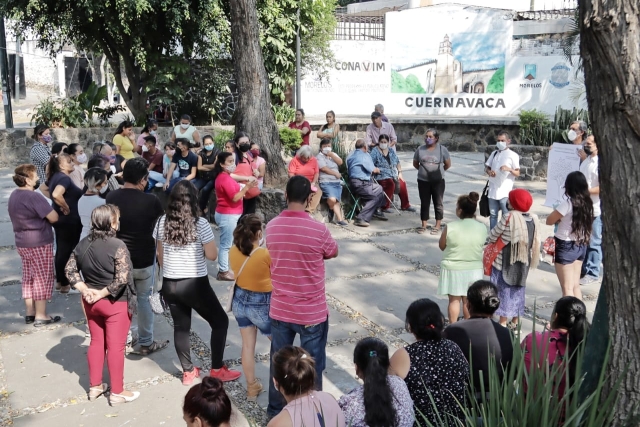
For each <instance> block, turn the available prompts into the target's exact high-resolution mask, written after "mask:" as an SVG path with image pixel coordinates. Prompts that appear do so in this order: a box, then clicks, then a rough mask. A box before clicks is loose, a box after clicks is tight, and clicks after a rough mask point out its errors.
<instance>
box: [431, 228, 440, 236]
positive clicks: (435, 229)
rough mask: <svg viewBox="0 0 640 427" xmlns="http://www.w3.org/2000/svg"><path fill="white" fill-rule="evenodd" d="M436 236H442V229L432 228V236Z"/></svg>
mask: <svg viewBox="0 0 640 427" xmlns="http://www.w3.org/2000/svg"><path fill="white" fill-rule="evenodd" d="M436 234H440V228H432V229H431V235H432V236H435V235H436Z"/></svg>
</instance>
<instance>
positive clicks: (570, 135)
mask: <svg viewBox="0 0 640 427" xmlns="http://www.w3.org/2000/svg"><path fill="white" fill-rule="evenodd" d="M577 137H578V134H577V133H576V131H575V130H573V129H571V130H570V131H569V132H568V133H567V138H569V141H571V142H573V141H575V140H576V138H577Z"/></svg>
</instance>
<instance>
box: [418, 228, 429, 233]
mask: <svg viewBox="0 0 640 427" xmlns="http://www.w3.org/2000/svg"><path fill="white" fill-rule="evenodd" d="M425 231H427V229H426V228H425V227H419V228H418V234H424V232H425Z"/></svg>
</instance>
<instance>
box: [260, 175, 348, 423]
mask: <svg viewBox="0 0 640 427" xmlns="http://www.w3.org/2000/svg"><path fill="white" fill-rule="evenodd" d="M285 197H286V199H287V206H288V207H287V209H286V210H285V211H283V212H282V213H281V214H280V215H278V216H277V217H276V218H274V219H273V220H271V221H270V222H269V224H267V228H266V242H267V249H268V250H269V254H270V255H271V283H272V285H273V291H272V293H271V308H270V312H269V317H270V318H271V356H273V355H274V354H275V353H276V352H277V351H278V350H280V349H281V348H282V347H284V346H287V345H293V341H294V339H295V337H296V334H299V335H300V346H301V347H302V348H304V349H305V350H307V351H308V352H309V354H311V356H312V357H313V359H314V360H315V362H316V373H317V376H316V389H318V390H322V371H324V368H325V365H326V351H325V350H326V345H327V334H328V332H329V309H328V307H327V298H326V294H325V283H324V281H325V270H324V260H326V259H331V258H335V257H337V256H338V244H337V243H336V241H335V240H334V239H333V237H331V233H330V232H329V230H328V229H327V227H326V226H325V225H324V224H322V223H320V222H318V221H316V220H314V219H312V218H311V217H310V216H309V214H308V213H307V212H305V209H306V207H307V205H308V204H309V201H310V199H311V197H312V194H311V183H310V182H309V180H308V179H307V178H305V177H304V176H294V177H292V178H291V179H289V182H288V183H287V188H286V193H285ZM273 368H274V367H273V363H272V364H271V375H270V377H271V378H270V380H269V406H268V408H267V415H268V416H269V417H270V418H273V417H274V416H276V415H278V413H280V411H281V410H282V408H283V407H284V405H285V400H284V398H283V397H282V395H281V394H280V392H278V391H277V390H276V388H275V387H274V385H273V380H272V379H273Z"/></svg>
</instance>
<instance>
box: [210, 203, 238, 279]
mask: <svg viewBox="0 0 640 427" xmlns="http://www.w3.org/2000/svg"><path fill="white" fill-rule="evenodd" d="M215 219H216V224H218V227H219V228H220V244H219V249H218V272H227V271H229V249H231V245H232V244H233V230H235V229H236V225H238V220H239V219H240V215H232V214H221V213H218V212H216V215H215Z"/></svg>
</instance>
